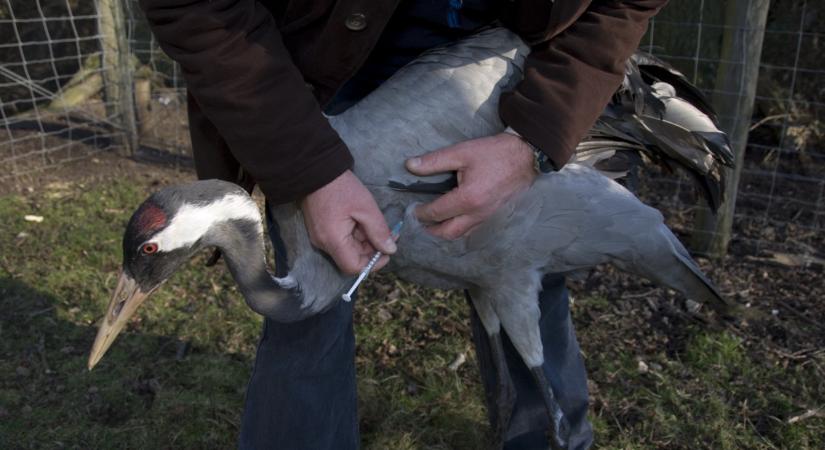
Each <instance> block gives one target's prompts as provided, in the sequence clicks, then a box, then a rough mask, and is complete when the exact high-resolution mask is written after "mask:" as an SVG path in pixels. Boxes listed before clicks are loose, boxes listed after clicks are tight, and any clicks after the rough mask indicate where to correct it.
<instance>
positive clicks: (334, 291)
mask: <svg viewBox="0 0 825 450" xmlns="http://www.w3.org/2000/svg"><path fill="white" fill-rule="evenodd" d="M273 215H274V216H275V217H276V220H277V222H278V224H279V228H280V233H281V237H282V239H283V241H284V243H285V244H286V246H287V249H288V258H289V261H290V263H291V264H290V265H291V268H290V271H289V274H288V275H287V276H285V277H283V278H279V277H275V276H273V275H272V273H271V272H270V270H269V268H268V267H267V264H266V253H265V252H266V250H265V247H264V241H263V235H262V232H261V226H260V222H258V223H255V222H252V221H248V220H229V221H226V222H223V223H221V224H219V225H216V227H220V229H219V230H218V229H216V230H213V232H212V233H210V235H211V236H210V238H209V239H207V243H208V244H210V245H215V246H216V247H218V248H220V249H221V252H222V253H223V255H224V258H225V259H226V264H227V266H228V268H229V272H230V273H231V274H232V277H233V278H234V279H235V282H236V283H237V284H238V288H239V289H240V291H241V294H242V295H243V296H244V299H245V300H246V303H247V304H248V305H249V307H250V308H252V310H254V311H255V312H257V313H259V314H261V315H263V316H266V317H269V318H271V319H273V320H276V321H278V322H295V321H298V320H302V319H304V318H307V317H309V316H311V315H313V314H315V313H318V312H321V311H323V310H325V309H326V308H327V307H328V306H329V305H331V304H332V303H333V302H335V301H337V300H338V298H339V296H340V293H341V291H342V289H343V287H344V286H345V284H346V278H344V277H343V276H342V275H341V274H340V273H339V272H338V270H337V269H336V268H335V266H334V265H333V264H332V263H331V262H330V261H329V260H328V259H327V258H325V257H324V256H323V255H321V254H320V253H319V252H318V251H317V250H315V249H314V248H313V247H312V245H311V243H310V241H309V237H308V235H307V233H306V228H305V226H304V222H303V216H302V215H301V213H300V211H298V209H297V208H295V207H294V206H292V205H283V206H278V207H275V208H274V210H273Z"/></svg>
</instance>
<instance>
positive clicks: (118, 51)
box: [96, 0, 138, 156]
mask: <svg viewBox="0 0 825 450" xmlns="http://www.w3.org/2000/svg"><path fill="white" fill-rule="evenodd" d="M96 1H97V9H98V14H99V17H100V18H99V27H100V36H101V37H100V44H101V49H102V52H103V56H102V67H103V82H104V93H105V99H106V101H105V103H106V115H107V116H109V118H110V119H111V120H112V121H114V122H115V123H117V124H119V125H120V126H121V130H119V131H121V132H122V133H123V146H122V148H123V151H122V153H123V154H124V155H125V156H130V155H132V154H133V152H134V151H135V149H137V145H138V133H137V124H136V120H135V106H134V79H133V78H134V76H133V67H132V58H131V56H132V55H131V51H130V49H129V39H128V36H127V26H126V17H125V15H124V13H123V4H122V3H121V0H96Z"/></svg>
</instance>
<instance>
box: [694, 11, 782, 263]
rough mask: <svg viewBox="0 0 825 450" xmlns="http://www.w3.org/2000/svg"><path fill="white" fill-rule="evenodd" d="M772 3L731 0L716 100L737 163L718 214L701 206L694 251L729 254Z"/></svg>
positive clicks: (729, 173)
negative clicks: (728, 249)
mask: <svg viewBox="0 0 825 450" xmlns="http://www.w3.org/2000/svg"><path fill="white" fill-rule="evenodd" d="M769 8H770V0H727V9H726V11H725V31H724V35H723V40H722V54H721V56H720V62H719V68H718V70H717V74H716V83H715V86H714V94H713V96H712V98H711V100H712V102H713V107H714V108H715V109H716V111H717V112H718V113H719V122H720V125H721V129H722V130H723V131H725V132H726V133H728V136H729V137H730V140H731V144H732V147H733V151H734V154H735V156H736V167H735V168H734V169H733V170H727V171H726V173H725V186H724V189H725V201H724V203H722V205H721V206H720V207H719V211H718V213H717V214H716V216H714V215H713V214H712V213H711V212H710V210H708V209H707V207H706V206H704V205H703V206H702V207H700V208H699V214H698V215H697V217H696V219H697V220H696V222H697V224H696V230H695V231H694V233H693V236H692V239H691V248H692V250H693V251H695V252H697V253H701V254H705V255H708V256H712V257H717V258H718V257H722V256H724V255H725V253H726V252H727V248H728V244H729V243H730V239H731V229H732V228H733V213H734V207H735V205H736V194H737V189H738V186H739V176H740V174H741V171H742V165H743V164H744V160H745V148H746V147H747V143H748V131H749V129H750V120H751V115H752V113H753V101H754V97H755V96H756V82H757V80H758V78H759V62H760V61H761V58H762V41H763V38H764V37H765V23H766V21H767V17H768V9H769Z"/></svg>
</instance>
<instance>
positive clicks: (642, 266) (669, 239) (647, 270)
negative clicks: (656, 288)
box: [634, 224, 734, 316]
mask: <svg viewBox="0 0 825 450" xmlns="http://www.w3.org/2000/svg"><path fill="white" fill-rule="evenodd" d="M648 242H649V243H650V246H649V247H648V248H649V252H648V253H645V252H643V253H642V255H643V256H645V257H643V258H641V260H639V261H636V262H635V263H634V266H635V268H636V269H639V271H640V272H641V275H643V276H645V277H647V278H650V279H651V280H653V281H655V282H657V283H660V284H663V285H665V286H668V287H670V288H672V289H675V290H677V291H679V292H681V293H682V294H684V295H685V296H686V297H688V298H691V299H694V300H700V301H702V302H704V303H706V304H708V305H709V306H710V307H711V308H712V309H713V310H715V311H716V312H717V313H719V314H720V315H723V316H729V315H731V314H732V311H733V310H734V305H733V304H732V303H731V302H730V301H729V300H727V299H725V297H723V296H722V294H721V293H720V292H719V290H718V289H717V288H716V286H715V285H714V284H713V283H712V282H711V281H710V280H709V279H708V277H707V276H706V275H705V274H704V273H702V270H701V269H700V268H699V266H698V265H697V264H696V261H694V260H693V258H691V257H690V254H689V253H688V251H687V249H685V247H684V246H683V245H682V243H681V242H679V239H678V238H677V237H676V236H674V235H673V233H671V231H670V230H669V229H668V228H667V226H665V224H660V225H659V228H658V230H657V233H655V236H650V237H649V240H648Z"/></svg>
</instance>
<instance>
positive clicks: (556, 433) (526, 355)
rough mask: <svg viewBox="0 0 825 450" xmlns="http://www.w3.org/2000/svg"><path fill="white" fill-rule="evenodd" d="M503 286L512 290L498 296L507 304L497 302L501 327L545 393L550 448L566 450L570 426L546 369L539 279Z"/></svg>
mask: <svg viewBox="0 0 825 450" xmlns="http://www.w3.org/2000/svg"><path fill="white" fill-rule="evenodd" d="M500 285H501V286H509V287H510V289H508V290H507V291H500V292H498V293H496V296H497V297H498V298H501V299H506V300H507V301H498V302H493V307H494V309H495V312H496V314H497V315H498V318H499V320H500V321H501V327H502V328H503V329H504V331H505V332H506V333H507V337H509V338H510V342H512V343H513V347H515V349H516V351H517V352H518V354H519V355H520V356H521V358H522V360H524V363H525V364H526V365H527V367H528V368H529V369H530V373H531V374H532V375H533V378H534V380H535V381H536V384H537V385H538V387H539V389H540V390H541V393H542V400H543V401H544V406H545V408H546V409H547V415H548V417H549V419H550V427H549V430H548V438H549V440H550V447H551V448H552V449H554V450H560V449H566V448H567V443H568V437H569V435H570V426H569V424H568V423H567V420H566V419H565V417H564V413H563V412H562V409H561V406H559V403H558V401H557V400H556V396H555V394H554V393H553V389H552V386H550V383H549V382H548V381H547V377H546V376H545V374H544V370H543V368H542V366H543V365H544V346H543V344H542V342H541V332H540V328H539V317H540V316H541V311H540V309H539V305H538V301H537V300H536V299H537V297H538V292H539V286H540V285H539V281H538V279H536V280H535V283H533V282H532V280H509V281H508V282H506V283H504V282H501V283H500Z"/></svg>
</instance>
